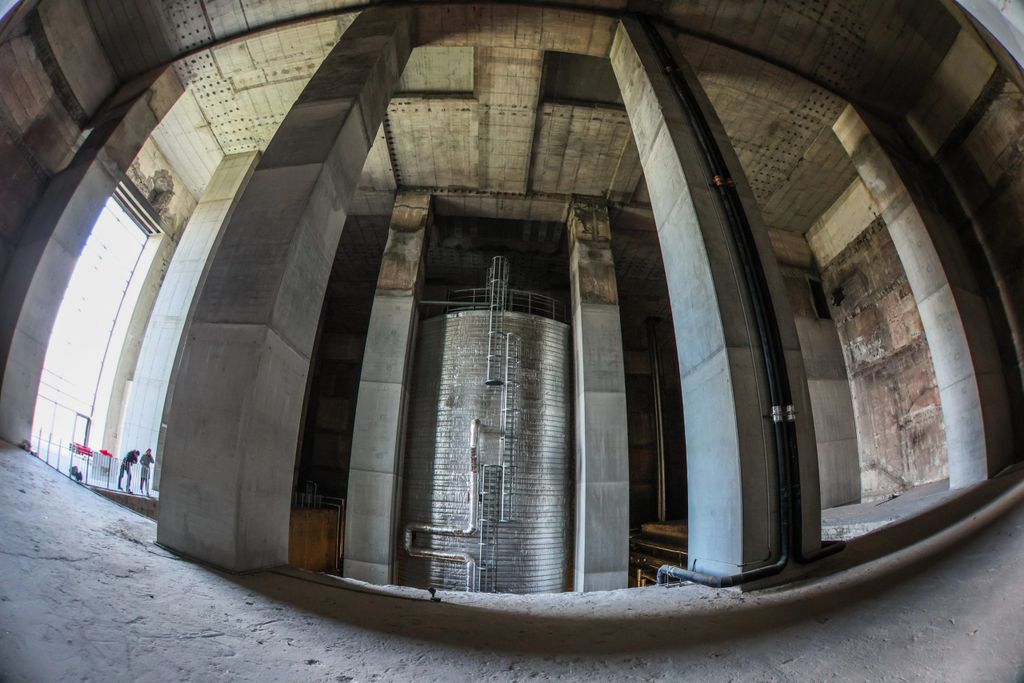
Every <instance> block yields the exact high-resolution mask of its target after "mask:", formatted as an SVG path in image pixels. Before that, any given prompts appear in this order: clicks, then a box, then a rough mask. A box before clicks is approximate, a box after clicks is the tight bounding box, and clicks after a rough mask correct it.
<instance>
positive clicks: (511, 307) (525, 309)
mask: <svg viewBox="0 0 1024 683" xmlns="http://www.w3.org/2000/svg"><path fill="white" fill-rule="evenodd" d="M420 304H421V305H424V306H441V307H443V308H444V312H445V313H452V312H456V311H473V310H487V309H488V307H489V306H490V304H491V300H490V290H489V289H488V288H487V287H476V288H473V289H452V290H449V291H448V300H447V301H421V302H420ZM505 310H506V311H511V312H515V313H529V314H531V315H537V316H541V317H543V318H550V319H551V320H557V321H559V322H565V307H564V306H562V302H560V301H558V300H557V299H553V298H551V297H549V296H544V295H543V294H535V293H534V292H526V291H523V290H521V289H509V290H508V295H507V297H506V301H505Z"/></svg>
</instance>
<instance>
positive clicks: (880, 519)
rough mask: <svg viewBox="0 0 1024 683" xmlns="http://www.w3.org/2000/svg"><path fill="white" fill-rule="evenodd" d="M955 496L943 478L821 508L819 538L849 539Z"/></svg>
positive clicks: (905, 518)
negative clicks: (879, 499)
mask: <svg viewBox="0 0 1024 683" xmlns="http://www.w3.org/2000/svg"><path fill="white" fill-rule="evenodd" d="M956 495H957V489H950V488H949V482H948V481H946V480H944V479H943V480H941V481H935V482H932V483H930V484H922V485H920V486H915V487H913V488H910V489H907V490H906V491H904V492H903V493H901V494H898V495H894V496H893V497H892V498H889V499H887V500H883V501H882V502H876V501H872V502H867V503H857V504H853V505H842V506H839V507H832V508H828V509H823V510H822V511H821V537H822V538H823V539H825V540H828V541H848V540H850V539H852V538H856V537H858V536H863V535H864V534H869V533H871V532H872V531H875V530H876V529H881V528H882V527H884V526H888V525H890V524H894V523H896V522H899V521H900V520H910V518H912V517H913V516H915V515H917V514H920V513H922V512H925V511H927V510H929V509H932V508H934V507H935V506H937V505H939V504H941V503H943V502H945V501H947V500H951V499H953V498H955V497H956Z"/></svg>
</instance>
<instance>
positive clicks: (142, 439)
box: [111, 152, 259, 490]
mask: <svg viewBox="0 0 1024 683" xmlns="http://www.w3.org/2000/svg"><path fill="white" fill-rule="evenodd" d="M258 158H259V154H258V153H257V152H250V153H246V154H232V155H229V156H226V157H224V159H223V160H221V162H220V165H219V166H218V167H217V170H216V171H214V173H213V177H211V178H210V182H209V183H208V184H207V186H206V189H205V190H204V191H203V196H202V197H201V198H200V199H199V203H198V204H197V205H196V208H195V210H194V211H193V212H192V217H191V218H190V219H189V221H188V223H187V224H186V226H185V229H184V231H183V232H182V234H181V239H179V240H178V245H177V248H176V249H175V251H174V256H173V257H172V259H171V264H170V266H169V267H168V268H167V274H166V275H165V276H164V278H163V285H162V286H161V287H160V291H159V292H158V294H157V296H156V303H155V304H154V305H153V311H152V314H151V315H150V316H149V317H148V323H147V324H146V328H145V336H144V337H143V339H142V346H141V349H140V351H139V355H138V359H137V361H136V363H135V364H134V365H133V373H132V376H131V394H130V396H128V398H127V406H126V407H125V410H124V419H123V421H121V424H120V429H119V430H118V434H119V435H120V436H119V439H118V443H119V446H120V445H121V444H123V449H120V448H119V450H118V451H116V452H117V453H120V452H121V450H128V449H130V448H137V449H139V450H142V451H144V450H145V449H147V448H152V449H153V452H154V455H155V456H156V464H155V465H154V471H153V488H154V489H155V490H159V489H160V472H161V470H162V463H163V457H162V453H161V451H160V448H159V443H160V437H161V429H160V426H161V424H162V423H163V419H164V412H165V410H164V409H165V406H166V405H167V403H168V402H167V400H166V399H167V397H168V396H169V390H170V381H171V376H172V370H173V368H174V363H175V359H176V357H177V355H178V349H179V346H180V344H181V339H182V332H183V331H184V329H185V326H186V324H187V321H188V316H189V311H190V310H191V308H192V303H193V299H194V298H195V293H196V290H197V289H198V287H199V283H200V281H201V279H202V276H203V272H204V270H205V268H206V267H207V264H208V262H209V258H210V252H211V251H212V250H213V248H214V245H215V244H216V243H217V240H218V239H219V238H220V235H221V232H222V230H223V229H224V226H225V225H226V224H227V222H228V220H230V218H231V214H232V212H233V211H234V208H235V206H236V205H237V203H238V199H239V197H240V196H241V193H242V190H243V189H244V188H245V186H246V184H247V183H248V182H249V178H250V177H251V176H252V172H253V169H254V168H255V165H256V161H257V159H258ZM111 417H116V418H120V417H121V415H120V411H119V412H118V414H117V415H116V416H113V415H112V416H111Z"/></svg>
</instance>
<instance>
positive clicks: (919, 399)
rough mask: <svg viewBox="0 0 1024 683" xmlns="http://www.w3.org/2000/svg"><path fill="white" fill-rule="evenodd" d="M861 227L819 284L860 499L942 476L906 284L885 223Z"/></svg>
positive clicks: (933, 405) (935, 420)
mask: <svg viewBox="0 0 1024 683" xmlns="http://www.w3.org/2000/svg"><path fill="white" fill-rule="evenodd" d="M869 219H870V216H863V215H862V216H861V217H860V218H859V220H860V221H864V220H869ZM861 228H862V232H860V234H859V235H858V236H857V237H856V238H855V239H854V240H853V241H852V242H850V243H849V244H848V245H847V246H846V247H845V248H844V249H843V250H842V251H841V252H839V254H837V255H836V256H835V257H834V258H833V259H832V260H830V261H829V262H828V263H827V264H826V265H825V266H824V267H823V268H822V284H823V286H824V289H825V292H826V294H828V295H829V296H831V297H832V302H833V304H834V305H833V306H832V310H833V316H834V318H835V324H836V329H837V330H838V334H839V339H840V341H841V343H842V352H843V355H844V357H845V366H846V370H847V372H848V376H849V381H850V387H851V389H852V394H853V402H854V414H855V417H856V424H857V442H858V453H859V463H860V465H859V467H858V474H859V479H860V484H861V488H862V494H863V500H864V501H865V502H867V501H875V500H878V499H879V498H885V497H887V496H890V495H892V494H897V493H902V492H903V491H905V490H907V489H909V488H912V487H914V486H917V485H919V484H925V483H928V482H934V481H938V480H941V479H946V478H947V477H948V476H949V475H948V473H949V470H948V468H947V460H946V437H945V428H944V426H943V420H942V403H941V401H940V398H939V390H938V386H937V385H936V380H935V371H934V369H933V366H932V356H931V351H930V350H929V348H928V342H927V340H926V338H925V334H924V327H923V326H922V323H921V316H920V314H919V313H918V309H917V304H916V302H915V301H914V296H913V294H912V292H911V289H910V284H909V283H908V282H907V276H906V273H905V272H904V270H903V266H902V264H901V263H900V259H899V254H898V253H897V252H896V247H895V246H894V245H893V243H892V239H890V237H889V234H888V231H887V230H886V227H885V222H884V221H883V220H882V219H881V218H877V219H875V220H873V221H870V222H868V223H866V224H863V225H862V226H861Z"/></svg>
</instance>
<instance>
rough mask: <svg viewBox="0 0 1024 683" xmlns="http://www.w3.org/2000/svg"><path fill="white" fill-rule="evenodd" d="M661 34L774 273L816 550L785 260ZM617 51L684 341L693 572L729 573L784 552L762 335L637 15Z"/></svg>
mask: <svg viewBox="0 0 1024 683" xmlns="http://www.w3.org/2000/svg"><path fill="white" fill-rule="evenodd" d="M661 37H662V40H663V42H664V43H665V44H666V45H667V48H668V50H669V52H670V53H671V54H672V56H673V60H674V61H675V62H676V64H677V65H678V68H679V74H680V75H681V76H682V77H683V78H684V79H685V80H686V82H687V83H688V84H689V87H690V89H691V90H692V91H693V92H694V94H695V97H696V99H697V101H698V106H699V107H700V108H701V109H702V111H703V113H704V116H705V117H706V118H707V120H708V123H709V124H710V126H711V129H712V134H713V136H714V138H715V140H716V141H717V144H718V146H719V147H720V149H721V150H722V154H723V156H724V157H725V163H726V165H727V167H728V168H729V170H730V172H731V176H732V180H733V181H734V183H735V185H736V189H737V191H738V193H739V195H740V199H741V201H742V203H743V206H744V208H745V209H746V213H747V216H748V219H749V222H750V225H751V229H752V231H753V235H754V240H755V242H756V246H757V251H758V256H759V257H760V260H761V263H762V265H763V267H764V270H765V273H766V275H767V280H768V287H769V291H770V293H771V296H772V300H773V304H774V307H775V314H776V317H777V318H778V320H779V326H780V334H781V337H782V344H783V347H784V349H785V353H786V360H787V365H788V368H789V377H790V383H791V385H792V387H793V394H794V395H793V402H794V406H795V408H796V411H797V415H798V419H797V438H798V445H799V450H800V472H799V478H800V482H801V485H802V488H803V503H804V507H803V517H802V520H803V528H804V536H803V538H804V549H805V550H807V551H812V550H814V549H816V548H817V547H818V546H819V545H820V529H821V519H820V508H819V496H818V490H819V489H818V465H817V456H816V449H815V438H814V425H813V422H812V419H811V417H812V416H811V407H810V401H809V399H808V394H807V382H806V379H805V376H804V370H803V360H802V356H801V353H800V344H799V341H798V338H797V334H796V329H795V325H794V322H793V314H792V312H791V310H790V308H789V303H788V300H787V297H786V292H785V287H784V284H783V281H782V277H781V274H780V273H779V266H778V262H777V261H776V258H775V255H774V253H773V251H772V247H771V244H770V242H769V240H768V231H767V229H766V228H765V227H764V225H763V223H762V222H761V218H760V214H759V212H758V208H757V203H756V201H755V200H754V197H753V193H752V192H751V190H750V186H749V184H748V183H747V181H746V179H745V177H744V176H743V173H742V169H741V166H740V163H739V160H738V159H737V158H736V154H735V152H734V151H733V149H732V146H731V144H730V143H729V139H728V137H727V136H726V134H725V130H724V129H723V128H722V124H721V122H720V121H719V120H718V117H717V116H716V115H715V113H714V110H713V109H712V107H711V104H710V102H709V101H708V99H707V97H706V95H705V94H704V92H703V90H702V89H701V88H700V84H699V83H698V82H697V79H696V77H695V75H694V74H693V72H692V70H691V69H690V68H689V67H688V66H687V64H686V62H685V60H684V59H683V57H682V55H681V54H680V53H679V50H678V49H677V48H676V46H675V44H674V42H673V38H672V37H671V36H670V35H669V34H668V33H667V32H662V33H661ZM610 57H611V62H612V68H613V69H614V71H615V77H616V79H617V80H618V83H619V88H620V90H621V91H622V99H623V102H624V104H625V106H626V111H627V112H628V114H629V119H630V124H631V126H632V128H633V136H634V138H635V140H636V144H637V149H638V150H639V152H640V160H641V164H642V165H643V169H644V175H645V177H646V178H647V186H648V190H649V191H650V196H651V205H652V208H653V211H654V217H655V221H656V222H657V226H658V238H659V241H660V243H661V251H662V257H663V259H664V261H665V275H666V279H667V284H668V290H669V298H670V301H671V306H672V318H673V325H674V326H675V332H676V341H677V344H678V357H679V371H680V375H681V379H682V384H683V406H684V417H685V424H686V460H687V478H688V485H689V503H688V505H689V527H690V528H689V534H690V536H689V558H690V568H691V569H696V570H698V571H703V572H707V573H711V574H721V575H727V574H732V573H735V572H738V571H743V570H746V569H751V568H754V567H758V566H761V565H764V564H766V563H768V562H771V561H772V560H774V559H775V558H776V557H777V554H778V553H777V548H778V543H779V539H778V538H777V536H778V533H777V529H778V524H777V515H778V499H777V495H776V494H777V486H776V465H775V461H776V456H775V449H774V442H773V433H772V432H773V430H772V424H771V422H770V420H769V419H768V418H767V417H766V416H768V415H770V414H771V405H770V401H769V398H768V394H767V387H766V386H765V372H764V368H763V360H762V355H761V350H760V340H759V336H758V332H757V328H756V325H755V324H754V318H753V315H752V310H751V303H750V300H749V297H748V295H747V290H746V285H745V283H744V282H743V279H742V276H741V273H742V267H741V266H740V264H739V262H738V259H737V256H736V253H735V249H734V246H733V243H732V239H731V237H730V230H729V226H728V223H727V221H726V219H725V216H724V214H723V211H722V208H721V205H720V203H719V200H718V198H717V197H716V190H715V188H714V187H713V186H712V185H711V178H710V177H709V176H708V172H707V167H706V165H705V163H704V161H703V157H702V154H701V151H700V147H699V145H698V142H697V138H696V135H695V131H694V129H693V127H692V123H691V121H690V118H689V117H688V116H687V114H686V112H685V110H684V109H683V107H682V105H681V104H680V102H679V99H678V97H677V96H676V93H675V91H674V89H673V86H672V82H671V80H670V78H669V76H668V75H667V73H666V71H665V64H663V63H662V61H661V59H660V57H659V54H658V52H657V50H656V49H655V46H654V45H652V38H651V36H649V35H648V34H647V33H646V32H645V30H644V28H643V26H642V25H641V24H640V23H639V22H638V21H637V20H635V19H632V18H628V19H623V20H622V21H621V22H620V24H619V26H618V29H617V31H616V34H615V38H614V42H613V44H612V49H611V55H610Z"/></svg>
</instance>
